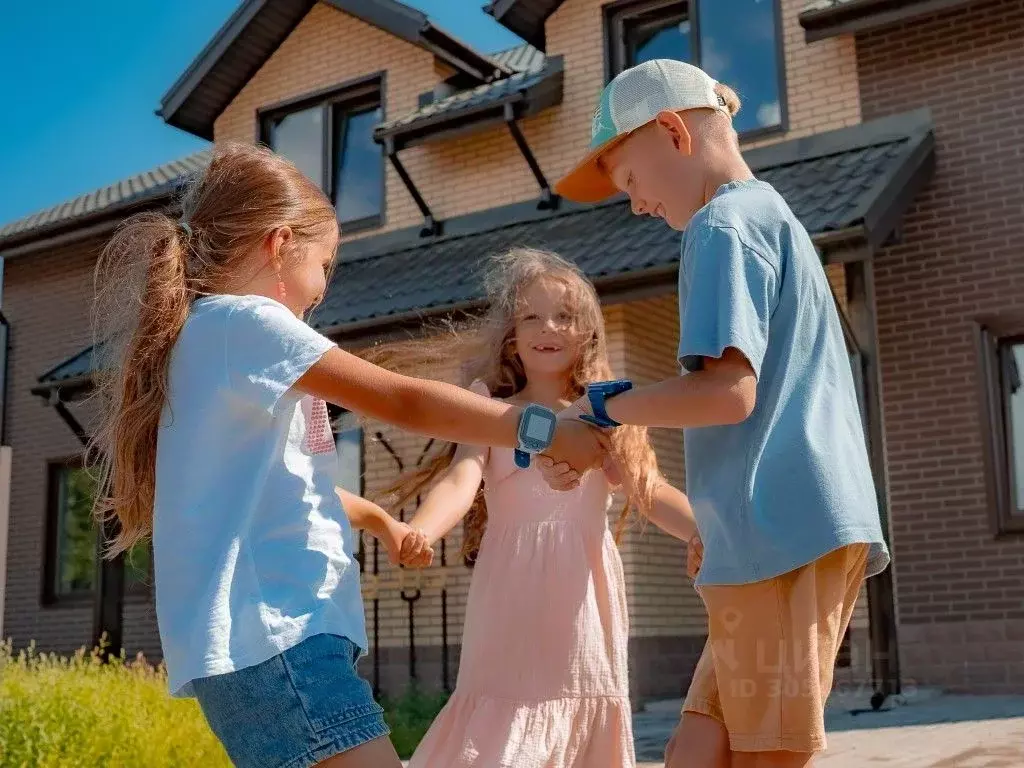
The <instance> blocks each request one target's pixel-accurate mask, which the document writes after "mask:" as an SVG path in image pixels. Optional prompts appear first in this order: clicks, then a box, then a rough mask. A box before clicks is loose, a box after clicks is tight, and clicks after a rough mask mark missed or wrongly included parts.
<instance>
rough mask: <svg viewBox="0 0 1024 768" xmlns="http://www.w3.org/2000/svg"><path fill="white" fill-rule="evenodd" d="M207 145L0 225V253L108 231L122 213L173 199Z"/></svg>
mask: <svg viewBox="0 0 1024 768" xmlns="http://www.w3.org/2000/svg"><path fill="white" fill-rule="evenodd" d="M209 157H210V152H209V150H203V151H201V152H196V153H195V154H192V155H189V156H187V157H184V158H181V159H179V160H174V161H172V162H170V163H164V164H163V165H160V166H157V167H156V168H152V169H150V170H148V171H144V172H143V173H139V174H136V175H134V176H131V177H129V178H127V179H122V180H121V181H118V182H116V183H114V184H110V185H108V186H106V187H101V188H100V189H96V190H93V191H92V192H88V193H86V194H84V195H79V196H77V197H74V198H71V199H70V200H66V201H65V202H63V203H60V204H59V205H55V206H52V207H50V208H47V209H45V210H43V211H39V212H38V213H34V214H32V215H31V216H26V217H24V218H22V219H18V220H17V221H14V222H11V223H10V224H7V225H5V226H3V227H0V257H2V258H4V259H13V258H18V257H21V256H28V255H31V254H33V253H38V252H39V251H41V250H46V249H52V248H58V247H63V246H65V245H69V244H72V243H76V242H79V241H83V240H87V239H90V238H93V237H103V236H106V235H109V234H110V233H111V232H113V231H114V229H116V228H117V226H118V224H120V223H121V222H122V221H124V219H125V218H126V217H127V216H130V215H132V214H133V213H138V212H139V211H145V210H152V209H153V208H159V207H161V206H171V205H173V204H174V196H175V194H176V193H177V191H178V189H179V187H180V185H181V184H182V182H183V181H184V180H185V179H187V178H188V177H189V176H190V175H191V174H194V173H197V172H199V171H200V170H202V168H204V167H205V166H206V163H207V162H208V161H209Z"/></svg>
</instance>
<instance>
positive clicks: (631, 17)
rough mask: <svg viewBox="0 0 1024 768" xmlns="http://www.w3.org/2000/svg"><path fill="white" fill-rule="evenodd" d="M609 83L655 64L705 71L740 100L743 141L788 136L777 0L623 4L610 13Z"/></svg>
mask: <svg viewBox="0 0 1024 768" xmlns="http://www.w3.org/2000/svg"><path fill="white" fill-rule="evenodd" d="M605 29H606V34H607V43H608V48H607V53H608V55H607V69H608V72H607V74H608V79H611V78H612V77H614V76H615V75H617V74H618V73H619V72H621V71H622V70H624V69H628V68H629V67H632V66H635V65H637V64H642V63H643V62H645V61H650V60H652V59H678V60H680V61H687V62H690V63H691V64H695V65H697V66H699V67H701V68H702V69H704V70H705V71H706V72H707V73H708V74H709V75H711V76H712V77H714V78H715V79H716V80H718V81H720V82H722V83H725V84H726V85H728V86H729V87H731V88H732V89H733V90H735V91H736V93H737V94H738V95H739V97H740V101H741V102H742V109H740V112H739V114H738V115H736V118H735V126H736V130H737V131H738V132H739V134H740V135H741V136H742V137H744V138H749V137H753V136H757V135H760V134H763V133H770V132H774V131H782V130H785V127H786V114H785V113H786V106H785V92H786V87H785V77H784V69H783V61H782V37H781V34H780V12H779V3H778V0H685V1H680V0H623V1H621V2H616V3H612V4H610V5H607V6H605Z"/></svg>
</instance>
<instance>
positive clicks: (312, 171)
mask: <svg viewBox="0 0 1024 768" xmlns="http://www.w3.org/2000/svg"><path fill="white" fill-rule="evenodd" d="M269 139H270V146H271V147H272V148H273V149H274V151H275V152H277V153H278V154H281V155H284V156H285V157H287V158H288V159H289V160H291V161H292V162H293V163H295V165H296V166H297V167H298V169H299V170H300V171H302V172H303V173H304V174H306V175H307V176H308V177H309V178H310V179H312V180H313V182H314V183H315V184H317V185H318V186H320V187H323V185H324V113H323V108H322V107H319V106H318V107H313V108H312V109H304V110H302V111H301V112H292V113H291V114H288V115H283V116H281V117H279V118H277V119H275V120H274V121H273V122H272V127H271V133H270V137H269Z"/></svg>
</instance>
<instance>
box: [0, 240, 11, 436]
mask: <svg viewBox="0 0 1024 768" xmlns="http://www.w3.org/2000/svg"><path fill="white" fill-rule="evenodd" d="M3 306H4V258H3V257H2V256H0V355H2V356H3V359H2V360H0V446H3V445H7V413H8V401H9V400H10V398H9V397H8V396H7V389H8V387H7V372H8V366H9V360H10V358H11V324H10V323H8V322H7V316H6V315H5V314H4V310H3Z"/></svg>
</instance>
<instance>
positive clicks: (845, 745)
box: [634, 690, 1024, 768]
mask: <svg viewBox="0 0 1024 768" xmlns="http://www.w3.org/2000/svg"><path fill="white" fill-rule="evenodd" d="M858 704H859V702H857V701H856V700H854V699H850V698H847V699H845V700H844V699H842V698H840V699H839V700H837V701H836V702H835V703H834V704H833V706H831V707H830V709H829V712H828V716H827V718H826V725H827V727H828V742H829V749H828V752H826V753H825V754H824V755H822V756H821V757H819V758H818V760H817V761H816V765H817V766H819V768H1024V696H951V695H946V696H944V695H941V694H940V693H939V692H937V691H931V690H923V691H918V692H916V693H915V694H914V695H913V696H910V697H908V698H907V700H906V701H905V703H903V704H902V705H901V704H899V703H894V704H893V705H890V706H889V707H887V709H885V710H883V711H880V712H872V711H870V710H868V711H866V712H865V711H863V710H859V709H858ZM679 705H680V702H659V703H657V704H655V705H652V706H651V707H649V708H648V710H647V711H645V712H641V713H639V714H637V715H636V717H635V720H634V723H635V726H634V727H635V731H636V742H637V759H638V760H639V761H640V765H641V766H643V768H656V767H657V766H662V765H663V763H662V762H660V758H661V755H662V752H663V750H664V747H665V743H666V742H667V741H668V736H669V734H670V733H671V731H672V728H674V727H675V724H676V722H677V717H678V712H679ZM851 710H852V711H851Z"/></svg>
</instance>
